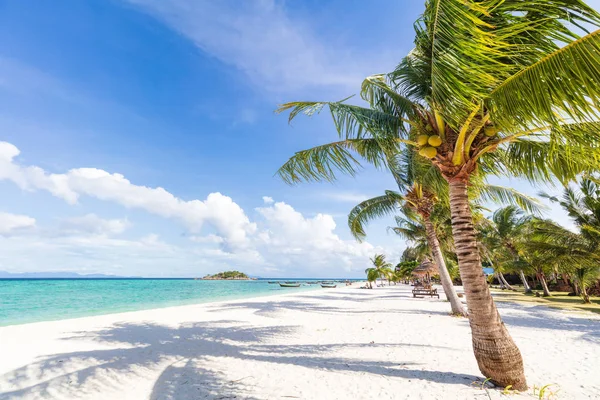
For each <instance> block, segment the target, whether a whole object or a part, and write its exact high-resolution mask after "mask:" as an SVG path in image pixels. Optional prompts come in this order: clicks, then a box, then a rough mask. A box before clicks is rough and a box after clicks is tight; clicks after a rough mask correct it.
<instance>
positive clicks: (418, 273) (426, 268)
mask: <svg viewBox="0 0 600 400" xmlns="http://www.w3.org/2000/svg"><path fill="white" fill-rule="evenodd" d="M439 273H440V271H439V270H438V267H437V265H436V264H435V263H433V262H431V261H430V260H428V259H425V260H423V262H422V263H421V264H419V266H418V267H417V268H415V269H414V270H413V272H412V274H413V276H415V277H416V278H422V280H423V281H424V282H427V283H429V282H431V276H432V275H438V274H439Z"/></svg>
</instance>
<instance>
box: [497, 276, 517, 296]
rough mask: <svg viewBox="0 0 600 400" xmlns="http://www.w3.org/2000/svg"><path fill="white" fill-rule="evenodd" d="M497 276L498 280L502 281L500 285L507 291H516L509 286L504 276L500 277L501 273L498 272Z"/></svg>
mask: <svg viewBox="0 0 600 400" xmlns="http://www.w3.org/2000/svg"><path fill="white" fill-rule="evenodd" d="M498 276H499V277H500V280H501V281H502V283H503V284H504V286H506V288H507V289H508V290H512V291H513V292H516V291H517V289H515V288H514V287H512V286H510V284H509V283H508V282H507V281H506V278H505V277H504V275H502V272H498Z"/></svg>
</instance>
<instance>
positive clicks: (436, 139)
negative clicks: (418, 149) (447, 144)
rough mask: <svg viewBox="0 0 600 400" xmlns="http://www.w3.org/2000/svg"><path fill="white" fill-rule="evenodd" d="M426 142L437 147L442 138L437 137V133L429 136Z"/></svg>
mask: <svg viewBox="0 0 600 400" xmlns="http://www.w3.org/2000/svg"><path fill="white" fill-rule="evenodd" d="M427 142H428V143H429V145H430V146H433V147H439V146H441V144H442V138H441V137H439V136H438V135H433V136H429V139H428V140H427Z"/></svg>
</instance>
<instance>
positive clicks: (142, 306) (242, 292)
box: [0, 278, 320, 327]
mask: <svg viewBox="0 0 600 400" xmlns="http://www.w3.org/2000/svg"><path fill="white" fill-rule="evenodd" d="M15 281H16V280H15ZM19 281H20V282H22V283H27V284H31V283H33V282H39V283H45V282H53V284H56V282H60V283H64V282H66V283H69V282H76V283H77V284H78V285H81V284H88V283H96V282H98V281H101V282H103V283H105V282H106V283H109V282H110V283H111V286H109V287H107V289H110V290H111V291H112V292H113V293H114V292H116V293H118V295H119V296H121V297H122V298H121V299H115V301H112V302H111V301H109V302H108V304H105V305H104V306H102V305H100V304H98V303H96V302H94V303H93V304H90V301H88V302H87V304H83V303H82V304H79V303H81V297H80V298H79V302H78V303H75V304H76V305H78V306H79V309H73V307H72V304H73V302H72V300H73V295H74V294H73V292H72V289H73V288H72V287H70V283H69V286H68V290H66V297H65V296H63V298H62V304H58V305H56V304H54V306H53V307H52V306H50V307H48V303H47V302H46V301H44V300H43V299H42V300H38V299H37V298H32V299H29V297H30V295H29V294H28V293H29V291H28V289H25V290H23V291H21V293H20V295H21V299H22V300H21V301H23V296H25V295H26V296H27V297H28V299H27V300H26V301H28V302H29V303H30V304H29V307H25V308H24V309H21V307H18V302H19V300H17V304H14V303H13V304H12V305H11V304H10V299H11V298H13V297H14V293H12V292H11V291H10V289H8V290H5V291H4V292H3V293H2V292H0V293H2V294H3V297H4V298H5V299H9V303H8V304H6V305H5V307H6V308H5V310H1V309H0V327H3V326H13V325H22V324H29V323H36V322H44V321H61V320H67V319H76V318H85V317H92V316H102V315H110V314H119V313H126V312H135V311H145V310H153V309H160V308H168V307H177V306H185V305H196V304H208V303H212V302H218V301H232V300H239V299H250V298H254V297H265V296H277V295H280V294H283V293H285V292H287V291H290V289H282V288H279V287H278V286H275V285H269V284H268V283H267V282H268V281H267V280H260V281H255V280H224V281H218V282H217V281H214V280H207V281H202V280H194V279H193V278H168V279H162V278H161V279H154V278H143V279H129V278H127V279H117V280H113V279H89V280H88V279H72V278H69V279H32V280H29V279H27V280H19ZM128 281H133V282H136V283H140V282H142V283H147V282H154V281H158V282H161V284H160V287H156V288H154V287H153V288H150V289H146V290H149V291H152V290H158V291H159V293H160V294H161V295H163V294H165V293H167V291H166V290H164V289H166V288H165V287H164V286H163V285H164V284H163V283H162V282H165V281H166V282H168V283H169V284H171V283H175V284H178V282H185V283H187V284H193V285H194V287H193V288H192V290H191V291H190V290H189V289H190V288H189V287H187V288H180V286H177V287H175V288H174V290H173V288H172V289H171V291H170V292H171V293H173V292H175V296H174V297H166V298H161V299H159V298H157V297H154V296H153V297H152V299H151V300H150V301H142V302H130V301H129V298H130V297H129V296H136V297H137V293H136V290H134V291H133V292H127V293H126V292H125V291H123V290H122V289H117V288H115V287H113V286H112V283H119V284H122V283H127V282H128ZM0 283H1V282H0ZM202 283H204V284H209V285H211V286H210V287H197V285H198V284H202ZM232 284H233V285H235V284H241V286H236V287H230V286H221V285H232ZM255 284H257V285H258V286H254V285H255ZM214 285H217V286H214ZM246 285H251V286H246ZM183 289H188V295H189V296H188V297H181V293H182V292H181V290H183ZM315 289H320V288H318V287H312V286H303V287H301V288H295V289H293V290H295V291H298V292H304V291H312V290H315ZM63 290H64V288H63ZM25 292H27V293H25ZM92 292H94V289H93V288H87V289H84V291H82V292H79V293H81V295H82V296H83V297H85V296H86V295H88V294H90V293H92ZM213 292H216V293H213ZM96 293H97V292H96ZM100 294H101V295H102V296H103V297H110V296H106V295H107V292H105V291H104V289H102V290H101V291H100ZM47 296H50V297H51V298H50V299H48V300H51V301H52V303H55V302H56V301H57V297H59V296H60V295H59V293H58V292H56V291H55V290H52V291H50V292H49V293H47ZM75 296H76V294H75ZM16 297H17V298H18V297H19V296H18V295H17V296H16ZM91 298H92V300H94V298H93V297H91ZM34 304H35V305H37V304H44V305H45V307H46V308H45V309H44V310H37V309H32V308H31V307H34ZM86 305H87V307H86ZM11 307H14V308H11ZM52 309H54V311H55V312H54V313H53V312H51V311H52ZM35 312H38V314H40V313H41V315H35ZM7 313H8V316H7V315H6V314H7ZM32 314H33V315H32ZM11 315H16V316H17V317H16V318H14V317H13V318H11ZM23 316H26V317H25V318H24V317H23Z"/></svg>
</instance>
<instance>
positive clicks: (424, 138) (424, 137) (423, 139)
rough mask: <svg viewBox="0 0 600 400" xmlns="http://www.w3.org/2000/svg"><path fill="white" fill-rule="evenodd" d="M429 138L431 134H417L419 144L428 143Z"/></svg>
mask: <svg viewBox="0 0 600 400" xmlns="http://www.w3.org/2000/svg"><path fill="white" fill-rule="evenodd" d="M428 140H429V136H427V135H419V136H417V144H418V145H419V146H425V145H426V144H427V141H428Z"/></svg>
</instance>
